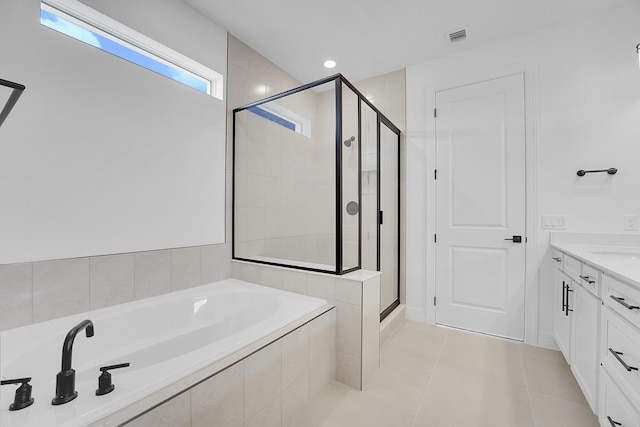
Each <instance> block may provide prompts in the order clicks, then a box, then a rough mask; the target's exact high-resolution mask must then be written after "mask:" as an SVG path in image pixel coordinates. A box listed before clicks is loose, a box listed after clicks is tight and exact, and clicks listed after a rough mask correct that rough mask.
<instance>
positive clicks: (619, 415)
mask: <svg viewBox="0 0 640 427" xmlns="http://www.w3.org/2000/svg"><path fill="white" fill-rule="evenodd" d="M600 380H601V381H600V408H599V411H598V414H599V418H600V425H601V426H607V427H609V426H618V425H620V426H623V427H626V426H628V427H640V414H638V412H637V409H638V408H634V407H633V405H632V404H631V403H630V402H629V400H627V398H626V397H625V395H624V393H623V392H622V391H621V390H620V389H619V388H618V386H617V385H616V383H615V381H613V379H612V378H611V377H610V376H609V374H608V373H607V372H606V371H604V370H602V378H601V379H600ZM616 423H620V424H616Z"/></svg>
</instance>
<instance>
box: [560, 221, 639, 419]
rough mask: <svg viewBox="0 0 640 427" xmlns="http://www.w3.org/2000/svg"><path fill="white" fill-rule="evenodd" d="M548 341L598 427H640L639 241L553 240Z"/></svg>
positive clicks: (565, 237) (584, 237)
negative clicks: (567, 367) (551, 324)
mask: <svg viewBox="0 0 640 427" xmlns="http://www.w3.org/2000/svg"><path fill="white" fill-rule="evenodd" d="M551 246H552V248H553V250H552V259H553V262H554V265H555V272H554V295H555V301H554V336H555V339H556V342H557V344H558V347H559V348H560V350H561V351H562V354H563V355H564V357H565V359H566V361H567V363H568V364H569V365H570V367H571V371H572V372H573V374H574V376H575V378H576V380H577V382H578V384H579V385H580V388H581V389H582V391H583V393H584V395H585V398H586V399H587V402H588V403H589V405H590V406H591V409H592V410H593V412H594V413H595V414H596V415H598V419H599V421H600V425H601V426H603V427H616V426H625V427H627V426H631V427H640V371H639V368H640V236H637V235H600V234H575V233H552V234H551Z"/></svg>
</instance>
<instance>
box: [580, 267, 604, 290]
mask: <svg viewBox="0 0 640 427" xmlns="http://www.w3.org/2000/svg"><path fill="white" fill-rule="evenodd" d="M601 282H602V272H601V271H600V270H596V269H595V268H593V267H592V266H590V265H589V264H582V274H580V284H581V285H582V286H584V288H585V289H587V290H588V291H589V292H591V293H592V294H593V295H595V296H596V297H598V298H600V289H601V286H600V284H601Z"/></svg>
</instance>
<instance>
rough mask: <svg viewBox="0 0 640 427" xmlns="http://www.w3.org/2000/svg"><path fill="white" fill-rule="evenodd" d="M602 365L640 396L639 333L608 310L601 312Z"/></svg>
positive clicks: (623, 386)
mask: <svg viewBox="0 0 640 427" xmlns="http://www.w3.org/2000/svg"><path fill="white" fill-rule="evenodd" d="M602 313H603V315H602V319H603V322H602V333H603V336H602V348H601V350H602V353H601V356H602V364H603V366H605V367H606V369H607V370H609V371H610V372H612V376H613V377H614V378H620V379H621V381H623V382H624V383H625V384H626V385H620V387H621V388H622V389H624V388H626V386H628V387H629V388H631V389H633V390H634V391H635V393H636V394H638V395H640V331H639V330H638V329H636V328H634V327H632V326H631V325H629V324H628V323H627V322H626V321H624V320H623V319H622V318H621V317H620V316H618V315H617V314H616V313H614V312H613V311H611V310H610V309H609V308H604V309H603V310H602Z"/></svg>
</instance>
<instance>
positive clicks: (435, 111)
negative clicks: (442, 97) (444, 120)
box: [433, 108, 438, 117]
mask: <svg viewBox="0 0 640 427" xmlns="http://www.w3.org/2000/svg"><path fill="white" fill-rule="evenodd" d="M437 111H438V110H437V109H435V108H434V109H433V117H438V112H437Z"/></svg>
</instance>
